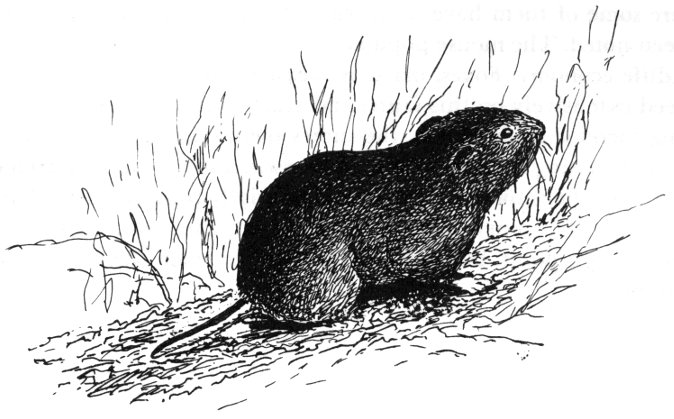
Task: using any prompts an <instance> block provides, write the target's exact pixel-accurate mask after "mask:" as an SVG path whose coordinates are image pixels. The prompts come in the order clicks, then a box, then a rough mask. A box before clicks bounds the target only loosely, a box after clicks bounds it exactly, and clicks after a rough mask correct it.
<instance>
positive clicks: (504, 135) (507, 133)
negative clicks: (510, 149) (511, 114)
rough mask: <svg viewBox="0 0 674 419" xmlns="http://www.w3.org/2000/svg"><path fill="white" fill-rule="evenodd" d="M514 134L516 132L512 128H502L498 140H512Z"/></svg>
mask: <svg viewBox="0 0 674 419" xmlns="http://www.w3.org/2000/svg"><path fill="white" fill-rule="evenodd" d="M514 133H515V132H514V131H513V129H512V128H510V127H502V128H501V129H499V131H498V138H500V139H502V140H508V139H510V138H511V137H512V136H513V134H514Z"/></svg>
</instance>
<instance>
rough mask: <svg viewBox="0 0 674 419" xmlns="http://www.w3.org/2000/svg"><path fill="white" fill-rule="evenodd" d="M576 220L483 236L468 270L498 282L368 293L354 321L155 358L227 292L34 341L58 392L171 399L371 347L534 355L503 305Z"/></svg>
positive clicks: (257, 334) (246, 335)
mask: <svg viewBox="0 0 674 419" xmlns="http://www.w3.org/2000/svg"><path fill="white" fill-rule="evenodd" d="M572 229H573V225H572V224H571V223H570V222H568V221H564V220H562V221H559V222H558V223H556V224H554V225H545V226H529V227H522V228H520V229H519V230H518V231H512V232H508V233H505V234H503V235H501V236H499V237H495V238H490V239H487V240H484V241H482V242H480V243H479V244H477V245H476V246H475V247H474V249H473V250H472V251H471V253H470V255H469V256H468V257H467V258H466V260H465V262H464V265H463V267H462V270H463V271H470V272H473V273H474V274H475V275H477V276H484V277H487V278H490V279H491V280H493V281H494V286H492V287H490V288H488V289H486V290H484V291H482V292H480V293H478V294H475V295H457V294H454V295H449V294H438V293H435V292H432V291H423V292H422V291H405V290H402V291H401V290H397V291H395V292H391V293H390V295H387V296H385V297H382V298H379V299H378V300H374V301H367V302H364V303H363V304H362V308H361V309H359V311H358V312H357V313H356V315H355V316H354V318H353V319H352V320H349V321H345V322H340V323H337V324H333V325H330V326H319V327H314V328H311V329H308V330H302V331H287V330H282V329H279V328H278V327H275V326H274V325H268V324H267V325H265V324H262V323H261V322H260V321H259V320H254V319H248V320H246V321H245V322H243V323H239V324H237V325H236V326H234V327H230V328H228V329H227V330H222V329H223V328H224V326H225V325H223V327H221V328H219V329H215V330H210V331H208V332H206V333H202V334H200V335H198V336H197V337H196V338H195V339H192V340H189V341H187V342H185V345H183V346H180V345H177V346H176V347H174V348H173V349H172V352H170V353H168V354H166V355H164V356H162V357H160V358H158V359H156V360H155V359H152V358H151V357H150V352H151V351H152V349H153V348H154V347H155V346H156V345H157V343H159V342H161V341H163V340H165V339H166V338H168V337H169V336H172V335H173V334H175V333H176V332H177V331H182V330H187V329H188V328H190V327H192V326H194V325H196V324H199V323H201V322H203V321H204V320H206V319H208V318H210V317H212V316H214V315H215V314H217V313H218V312H220V311H221V310H222V309H224V308H225V307H227V306H229V305H230V304H231V303H232V301H233V297H232V295H231V293H225V294H221V295H218V296H214V297H212V298H210V299H208V300H199V301H195V302H193V303H189V304H186V305H184V306H182V307H179V308H175V309H171V310H168V311H167V312H165V313H158V312H155V311H147V312H145V313H142V314H141V315H139V316H138V317H137V318H136V319H134V320H132V321H129V322H119V321H116V322H113V323H111V324H109V325H108V326H107V327H102V328H89V329H86V330H77V331H70V332H66V333H64V334H62V335H59V336H55V337H51V338H49V339H48V340H47V341H46V342H44V343H43V344H41V345H39V346H36V347H34V348H31V349H30V350H31V352H32V354H33V357H34V359H35V362H36V363H37V364H41V365H45V366H48V368H51V369H58V370H59V371H63V373H62V374H61V375H60V376H61V377H62V380H61V382H60V383H54V388H55V390H56V391H57V392H58V391H62V390H63V389H76V390H80V391H84V392H86V394H87V395H89V396H100V395H110V394H117V393H122V394H123V397H125V398H128V399H129V400H131V401H139V400H148V399H151V398H161V399H162V400H165V399H169V398H172V397H176V396H179V395H184V394H191V393H193V392H195V391H198V390H199V389H202V388H205V387H210V386H214V385H220V384H223V383H225V384H232V383H234V384H243V383H244V382H245V381H246V380H255V381H254V382H255V383H257V384H256V385H260V384H261V385H267V386H268V385H271V384H273V383H274V382H276V381H277V380H284V379H294V378H296V377H298V376H301V375H302V374H304V373H306V372H307V371H313V372H314V373H315V372H316V371H321V368H328V369H329V368H332V367H336V366H337V365H339V364H340V363H341V362H348V360H349V358H351V357H355V356H359V355H361V354H363V353H365V352H369V353H373V352H384V351H396V352H395V353H396V355H399V356H398V358H400V359H399V361H398V362H396V363H394V364H393V365H399V364H402V363H405V362H406V357H407V356H408V355H410V354H420V353H423V354H427V355H429V356H451V357H464V356H470V354H471V348H473V347H475V345H480V346H484V345H489V344H498V345H500V346H501V347H503V348H507V349H510V350H512V353H513V356H524V357H525V356H526V354H527V353H528V351H529V350H530V349H532V348H535V347H538V346H541V345H542V343H540V342H526V341H523V340H518V339H517V337H516V336H509V337H505V336H498V335H499V332H498V328H497V327H496V326H497V325H496V324H495V322H494V320H495V319H496V320H499V321H502V320H503V319H504V315H503V313H506V312H510V311H512V305H513V299H512V298H511V297H512V294H513V292H514V291H515V290H517V289H518V287H520V288H521V287H522V286H523V284H524V283H525V282H526V281H527V280H529V281H530V280H531V277H532V273H535V270H536V268H537V266H539V265H540V264H541V262H542V261H543V260H544V259H545V258H548V259H549V257H550V256H551V255H555V254H557V253H558V252H559V251H560V248H561V247H562V245H563V244H564V243H565V241H566V240H567V238H568V236H569V234H570V232H571V230H572ZM576 250H577V249H576ZM506 318H507V316H506ZM314 375H315V374H314ZM319 375H320V374H319ZM309 384H310V383H309Z"/></svg>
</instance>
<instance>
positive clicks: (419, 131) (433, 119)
mask: <svg viewBox="0 0 674 419" xmlns="http://www.w3.org/2000/svg"><path fill="white" fill-rule="evenodd" d="M440 121H442V117H441V116H432V117H430V118H428V119H427V120H425V121H424V122H423V123H422V124H421V125H419V127H418V128H417V133H416V136H417V137H421V136H422V135H423V134H425V133H426V132H427V131H428V130H429V129H430V128H431V127H432V126H434V125H436V124H437V123H438V122H440Z"/></svg>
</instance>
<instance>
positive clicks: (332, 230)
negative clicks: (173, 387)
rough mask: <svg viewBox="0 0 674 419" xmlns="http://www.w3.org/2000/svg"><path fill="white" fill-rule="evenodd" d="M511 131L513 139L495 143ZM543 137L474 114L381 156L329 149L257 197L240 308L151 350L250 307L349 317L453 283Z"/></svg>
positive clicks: (318, 318) (530, 122)
mask: <svg viewBox="0 0 674 419" xmlns="http://www.w3.org/2000/svg"><path fill="white" fill-rule="evenodd" d="M504 127H509V128H510V129H511V130H512V132H513V136H512V137H511V138H509V139H508V140H507V141H506V140H503V139H501V138H500V137H499V136H500V134H502V132H503V128H504ZM544 132H545V127H544V126H543V124H542V123H541V122H539V121H537V120H536V119H533V118H531V117H529V116H527V115H525V114H524V113H522V112H519V111H510V110H504V109H499V108H468V109H463V110H460V111H456V112H453V113H450V114H449V115H447V116H444V117H439V116H436V117H432V118H430V119H429V120H427V121H425V122H424V123H423V124H421V125H420V126H419V128H418V130H417V137H416V138H414V139H413V140H410V141H409V142H406V143H404V144H400V145H397V146H394V147H390V148H386V149H381V150H374V151H332V152H326V153H320V154H316V155H313V156H310V157H307V158H306V159H304V160H303V161H301V162H299V163H297V164H295V165H293V166H292V167H290V168H288V169H287V170H285V171H284V172H283V173H281V175H280V176H279V177H278V178H277V179H276V180H275V181H274V182H272V184H271V185H269V186H268V187H267V188H266V189H265V190H264V191H263V192H262V195H261V196H260V199H259V200H258V202H257V205H256V206H255V209H254V210H253V213H252V214H251V216H250V218H249V220H248V222H247V223H246V226H245V228H244V231H243V236H242V238H241V243H240V245H239V267H238V281H237V284H238V288H239V290H240V292H241V293H242V295H243V298H242V299H241V300H239V301H238V302H237V303H236V304H235V305H234V306H233V307H230V308H229V309H227V310H225V311H224V312H222V313H221V314H219V315H218V316H216V317H214V318H212V319H210V320H209V321H208V322H206V323H204V324H202V325H200V326H198V327H196V328H194V329H191V330H188V331H186V332H184V333H181V334H179V335H177V336H174V337H172V338H170V339H168V340H167V341H165V342H164V343H162V344H161V345H159V346H158V347H157V348H156V349H155V350H154V351H153V352H152V356H156V355H157V354H158V353H159V352H160V351H161V350H162V349H164V348H166V347H168V346H169V345H172V344H173V343H175V342H178V341H180V340H182V339H185V338H187V337H189V336H192V335H194V334H196V333H198V332H200V331H202V330H205V329H206V328H209V327H211V326H214V325H215V324H218V323H220V322H222V321H224V320H226V319H227V318H229V317H231V316H232V315H233V314H234V313H235V312H236V311H238V310H240V309H241V308H242V307H243V306H244V304H245V302H246V300H247V301H249V302H250V303H251V304H252V306H253V307H254V308H256V309H257V311H259V312H261V313H263V314H265V315H266V316H268V318H269V319H270V320H273V321H277V322H283V323H284V324H296V325H299V324H303V323H315V322H325V321H332V320H337V319H340V318H343V317H345V316H348V315H349V314H350V313H351V312H352V311H353V309H354V308H355V306H356V301H357V299H359V297H360V299H362V298H363V296H364V295H365V294H367V295H368V296H376V295H377V293H378V290H381V292H386V290H387V289H390V288H391V287H392V286H393V287H395V286H398V285H402V286H403V287H405V288H414V287H415V286H419V287H425V288H428V287H433V286H438V287H439V286H444V284H447V283H448V282H449V283H451V280H452V279H453V278H455V277H456V276H457V269H458V267H459V265H460V264H461V261H462V260H463V258H464V257H465V256H466V254H467V253H468V251H469V250H470V248H471V246H472V245H473V241H474V240H475V236H476V235H477V233H478V230H479V228H480V226H481V225H482V222H483V220H484V217H485V214H486V212H487V210H488V209H489V208H490V207H491V206H492V205H493V203H494V201H495V200H496V199H497V198H498V197H499V195H501V193H503V192H504V191H505V190H506V189H508V188H509V187H510V186H512V185H513V184H514V183H515V181H516V180H517V179H518V178H519V177H520V176H521V175H522V174H523V173H524V172H525V171H526V170H527V168H528V167H529V166H530V164H531V163H532V162H533V160H534V157H535V155H536V152H537V150H538V146H539V145H540V141H541V139H542V137H543V134H544Z"/></svg>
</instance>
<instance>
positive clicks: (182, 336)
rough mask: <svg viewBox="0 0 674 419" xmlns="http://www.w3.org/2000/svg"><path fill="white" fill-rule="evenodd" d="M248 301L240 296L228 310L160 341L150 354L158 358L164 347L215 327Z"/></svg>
mask: <svg viewBox="0 0 674 419" xmlns="http://www.w3.org/2000/svg"><path fill="white" fill-rule="evenodd" d="M247 303H248V301H246V299H245V298H240V299H239V300H238V301H237V302H235V303H234V304H232V306H230V307H229V308H227V309H226V310H224V311H223V312H221V313H220V314H218V315H216V316H215V317H213V318H211V319H209V320H207V321H205V322H203V323H202V324H200V325H199V326H196V327H194V328H192V329H190V330H187V331H185V332H183V333H179V334H177V335H175V336H173V337H172V338H169V339H167V340H165V341H164V342H162V343H160V344H159V345H158V346H157V347H156V348H154V350H153V351H152V353H151V354H150V356H151V357H152V358H156V357H157V356H158V355H159V353H160V352H161V351H163V350H164V349H166V348H168V347H169V346H171V345H173V344H174V343H176V342H179V341H181V340H183V339H187V338H189V337H190V336H194V335H196V334H197V333H199V332H202V331H204V330H206V329H208V328H210V327H213V326H215V325H217V324H219V323H222V322H223V321H225V320H227V319H228V318H230V317H231V316H232V315H234V314H236V312H237V311H239V310H241V309H242V308H243V306H245V305H246V304H247Z"/></svg>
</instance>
